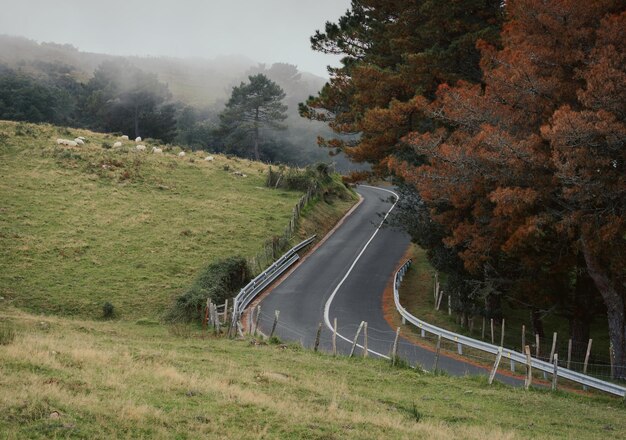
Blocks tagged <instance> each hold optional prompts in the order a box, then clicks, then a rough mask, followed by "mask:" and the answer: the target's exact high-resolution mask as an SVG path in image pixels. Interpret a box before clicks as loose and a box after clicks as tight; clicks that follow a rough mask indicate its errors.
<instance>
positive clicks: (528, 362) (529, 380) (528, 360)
mask: <svg viewBox="0 0 626 440" xmlns="http://www.w3.org/2000/svg"><path fill="white" fill-rule="evenodd" d="M524 352H525V353H526V379H525V380H524V389H528V388H529V387H530V385H531V384H532V382H533V363H532V359H531V357H530V346H528V345H527V346H525V347H524Z"/></svg>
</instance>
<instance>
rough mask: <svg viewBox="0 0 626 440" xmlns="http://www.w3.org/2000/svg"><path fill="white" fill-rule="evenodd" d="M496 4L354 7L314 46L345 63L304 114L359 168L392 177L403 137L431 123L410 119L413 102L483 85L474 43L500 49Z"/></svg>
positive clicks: (424, 0)
mask: <svg viewBox="0 0 626 440" xmlns="http://www.w3.org/2000/svg"><path fill="white" fill-rule="evenodd" d="M501 3H502V2H501V1H499V0H469V1H463V2H459V1H455V0H443V1H441V0H421V1H414V0H391V1H390V0H353V1H352V4H351V9H350V10H349V11H348V12H347V13H346V14H345V15H344V16H342V17H341V18H340V19H339V20H338V22H337V23H330V22H329V23H326V26H325V29H324V32H320V31H318V32H316V34H315V35H314V36H313V37H312V38H311V44H312V47H313V49H314V50H317V51H320V52H324V53H332V54H338V55H343V56H344V58H343V59H342V67H340V68H334V69H329V71H330V73H331V79H330V81H329V82H328V83H327V84H326V85H325V86H324V87H323V89H322V90H321V91H320V92H319V94H318V95H317V96H316V97H311V98H309V100H308V101H307V102H306V104H305V105H301V107H300V113H301V115H302V116H304V117H308V118H310V119H315V120H322V121H326V122H328V123H329V125H330V127H331V128H332V129H333V130H334V131H335V132H336V133H337V134H347V135H359V136H356V137H352V138H350V139H349V140H343V139H341V138H335V139H321V140H320V145H322V146H326V147H329V148H332V149H334V150H342V151H344V152H345V153H346V155H347V156H348V157H350V158H351V159H352V160H354V161H356V162H369V163H371V164H373V165H374V170H375V171H376V172H377V173H379V174H387V173H388V172H389V170H388V168H387V166H386V162H387V159H388V158H389V156H390V155H392V154H394V153H396V152H398V151H401V150H405V149H406V148H405V146H404V145H403V143H402V142H401V139H402V137H403V136H405V135H406V134H408V133H409V132H411V131H413V130H415V129H417V128H418V127H420V126H422V125H426V126H428V125H429V124H430V123H431V122H430V120H429V118H425V117H424V115H421V117H420V115H419V114H417V113H414V112H411V111H410V110H411V108H412V107H411V106H408V105H407V103H408V102H409V101H410V100H411V99H413V98H414V97H415V96H424V97H426V98H428V99H433V98H434V93H435V90H436V89H437V86H438V85H439V84H441V83H445V82H454V81H457V80H459V79H465V80H469V81H472V82H479V81H480V68H479V64H478V63H479V60H480V54H479V51H478V50H477V49H476V48H475V42H476V41H477V40H478V39H483V40H486V41H490V42H495V41H497V38H498V31H499V25H500V22H501V14H502V7H501Z"/></svg>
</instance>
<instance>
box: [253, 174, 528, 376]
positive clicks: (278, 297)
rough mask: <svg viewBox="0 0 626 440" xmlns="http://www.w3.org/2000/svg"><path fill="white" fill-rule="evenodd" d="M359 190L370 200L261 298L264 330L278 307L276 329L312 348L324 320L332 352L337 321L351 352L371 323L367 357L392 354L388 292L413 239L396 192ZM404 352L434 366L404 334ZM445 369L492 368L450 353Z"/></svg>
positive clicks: (343, 349) (324, 343)
mask: <svg viewBox="0 0 626 440" xmlns="http://www.w3.org/2000/svg"><path fill="white" fill-rule="evenodd" d="M357 192H358V193H359V194H360V195H361V196H362V197H363V202H362V203H361V204H360V206H358V207H357V208H356V209H355V210H354V212H352V214H350V216H349V217H347V218H346V219H345V221H344V223H343V224H342V225H341V226H340V227H339V228H338V229H337V230H336V231H335V232H334V233H333V234H332V235H331V236H330V237H329V238H328V240H327V241H326V242H324V243H323V244H322V245H321V246H320V247H319V248H317V249H316V250H315V251H314V252H313V253H312V254H310V255H309V256H308V257H307V259H306V260H305V261H303V262H302V263H301V264H300V266H298V267H297V268H296V269H295V270H294V271H293V273H291V274H290V275H289V276H288V277H287V278H286V279H284V280H283V281H282V283H280V284H279V285H278V286H276V287H274V289H272V291H271V292H270V293H269V294H268V295H267V296H266V297H265V298H263V300H262V301H261V302H260V306H261V317H260V320H259V328H260V330H261V331H262V332H263V333H265V334H269V332H270V331H271V327H272V323H273V321H274V312H275V310H279V311H280V316H279V320H278V325H277V327H276V331H275V334H276V335H277V336H279V337H280V338H281V339H282V340H283V341H299V342H300V343H301V344H302V345H303V346H304V347H309V348H310V347H313V345H314V342H315V337H316V333H317V329H318V326H319V324H320V323H322V333H321V338H320V350H324V351H330V350H331V338H332V330H331V329H332V325H333V321H334V319H335V318H336V319H337V334H338V337H337V350H338V351H339V352H340V353H343V354H348V353H349V352H350V350H351V348H352V340H353V339H354V336H355V334H356V331H357V328H358V327H359V324H360V323H361V321H366V322H367V325H368V328H367V332H368V355H369V356H379V357H386V356H387V355H388V354H389V352H390V348H391V345H392V344H393V340H394V337H395V329H393V328H391V327H390V326H389V324H388V323H387V321H386V320H385V319H384V316H383V308H382V297H383V292H384V290H385V287H386V285H387V283H388V282H389V280H390V278H391V277H392V276H393V273H394V270H395V268H396V267H397V265H398V263H399V262H400V260H401V258H402V256H403V255H404V253H405V252H406V250H407V247H408V245H409V243H410V239H409V236H408V235H407V234H406V233H405V232H403V231H401V230H399V229H397V228H393V227H391V226H389V225H388V222H389V219H390V217H391V216H393V215H394V211H393V207H394V204H395V200H396V199H395V197H394V193H393V192H392V191H390V190H387V189H383V188H375V187H370V186H365V185H361V186H359V187H358V188H357ZM387 215H388V216H389V218H387V217H386V216H387ZM383 217H384V220H383ZM362 341H363V332H361V336H359V343H358V345H357V348H356V350H355V355H358V356H361V355H362V353H363V347H362ZM398 356H399V357H401V358H403V359H405V360H406V361H408V362H409V363H410V364H411V365H415V364H416V363H419V364H420V365H422V366H423V367H424V368H425V369H427V370H430V369H432V367H433V364H434V357H435V356H434V353H433V352H432V351H430V350H427V349H425V348H422V347H420V346H418V345H415V344H413V343H411V342H410V341H409V340H406V339H404V338H400V342H399V346H398ZM504 362H505V361H504V359H503V360H502V364H504ZM503 366H504V365H503ZM438 367H439V369H442V370H445V371H447V372H448V373H450V374H452V375H466V374H469V375H476V374H483V375H487V374H489V371H488V370H487V369H485V368H481V367H478V366H475V365H473V364H470V363H467V362H463V361H460V360H458V359H455V358H451V357H447V356H445V355H443V354H442V355H441V356H440V358H439V362H438ZM496 378H497V379H498V380H500V381H502V382H506V383H509V384H513V385H522V384H523V382H522V381H520V380H519V379H516V378H512V377H509V376H502V375H500V374H498V375H497V376H496Z"/></svg>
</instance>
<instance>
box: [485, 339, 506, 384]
mask: <svg viewBox="0 0 626 440" xmlns="http://www.w3.org/2000/svg"><path fill="white" fill-rule="evenodd" d="M500 359H502V347H500V348H498V354H497V355H496V361H495V362H494V364H493V368H492V369H491V373H489V380H488V381H487V383H488V384H489V385H491V384H492V383H493V378H494V377H496V372H497V371H498V365H500Z"/></svg>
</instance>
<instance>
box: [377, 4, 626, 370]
mask: <svg viewBox="0 0 626 440" xmlns="http://www.w3.org/2000/svg"><path fill="white" fill-rule="evenodd" d="M507 16H508V20H507V22H506V23H505V25H504V27H503V31H502V34H501V36H502V47H501V48H500V49H496V48H494V47H492V46H491V45H488V44H485V43H482V42H479V43H478V47H479V48H480V49H481V54H482V56H481V68H482V71H483V82H484V83H483V84H481V85H478V84H470V83H466V82H458V83H456V84H455V85H454V86H450V85H447V84H444V85H441V86H439V88H438V90H437V92H436V99H435V100H434V101H432V102H428V101H424V100H419V99H418V100H415V107H414V109H413V111H415V112H420V113H422V114H423V115H425V116H427V117H429V118H432V119H433V120H434V121H437V122H438V128H436V129H434V130H428V131H422V132H419V131H414V132H411V133H409V134H408V135H406V136H405V138H404V140H405V141H406V142H407V143H408V144H409V145H411V147H412V148H413V149H414V151H415V152H417V153H418V154H419V155H422V156H423V157H425V158H426V162H425V163H424V164H423V165H421V166H417V167H416V166H413V165H411V164H409V163H407V162H406V161H402V160H399V159H394V158H390V160H389V162H390V166H391V168H392V169H393V170H394V171H396V172H397V173H399V174H400V175H401V176H403V177H404V179H406V181H407V182H410V183H411V184H412V185H413V186H414V187H415V188H416V190H417V192H418V193H419V195H420V196H421V197H422V198H423V200H424V201H425V203H426V204H427V206H428V207H429V209H430V214H431V216H432V219H433V220H434V221H435V222H437V223H438V224H439V225H441V226H442V227H443V230H444V237H443V242H444V244H445V245H446V246H448V247H451V248H454V249H456V250H457V252H458V255H460V257H461V259H462V260H463V263H464V266H465V268H466V269H467V270H468V271H469V272H470V273H474V274H483V275H485V274H488V275H489V276H491V277H492V278H497V279H500V280H504V281H505V283H506V285H503V286H500V287H501V289H504V290H506V291H508V292H511V293H515V294H517V295H518V296H521V297H523V298H524V299H525V300H529V301H531V302H534V303H540V302H541V301H545V300H546V299H547V300H549V301H556V300H557V298H555V296H556V297H558V296H559V295H566V294H567V292H568V291H571V290H572V289H575V288H576V286H575V285H573V284H574V283H573V282H572V279H574V278H575V276H574V275H575V274H577V273H580V272H581V271H582V272H583V273H584V274H585V275H586V276H588V277H590V278H591V279H592V280H593V284H592V288H593V286H595V289H597V291H598V292H599V293H600V294H601V296H602V299H603V300H604V304H605V306H606V309H607V316H608V323H609V333H610V340H611V343H612V346H613V351H614V354H615V364H616V365H622V366H623V365H626V320H625V318H624V317H625V312H626V308H625V305H626V265H625V260H624V257H626V241H625V237H626V224H625V214H626V212H625V209H626V168H625V161H626V148H625V145H624V142H625V140H626V125H625V121H624V116H625V113H626V100H625V99H624V98H625V95H624V94H625V91H624V86H625V85H626V63H625V58H626V57H625V55H624V54H625V47H624V46H625V42H626V12H625V11H624V5H623V3H622V2H618V1H610V0H606V1H587V2H579V1H575V0H569V1H565V0H563V1H552V2H544V1H540V0H517V1H511V2H508V3H507ZM555 281H557V282H556V284H555ZM581 282H582V281H581ZM587 294H588V295H593V292H592V291H589V292H587ZM618 374H619V375H620V377H626V369H624V368H620V371H619V372H618Z"/></svg>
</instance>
